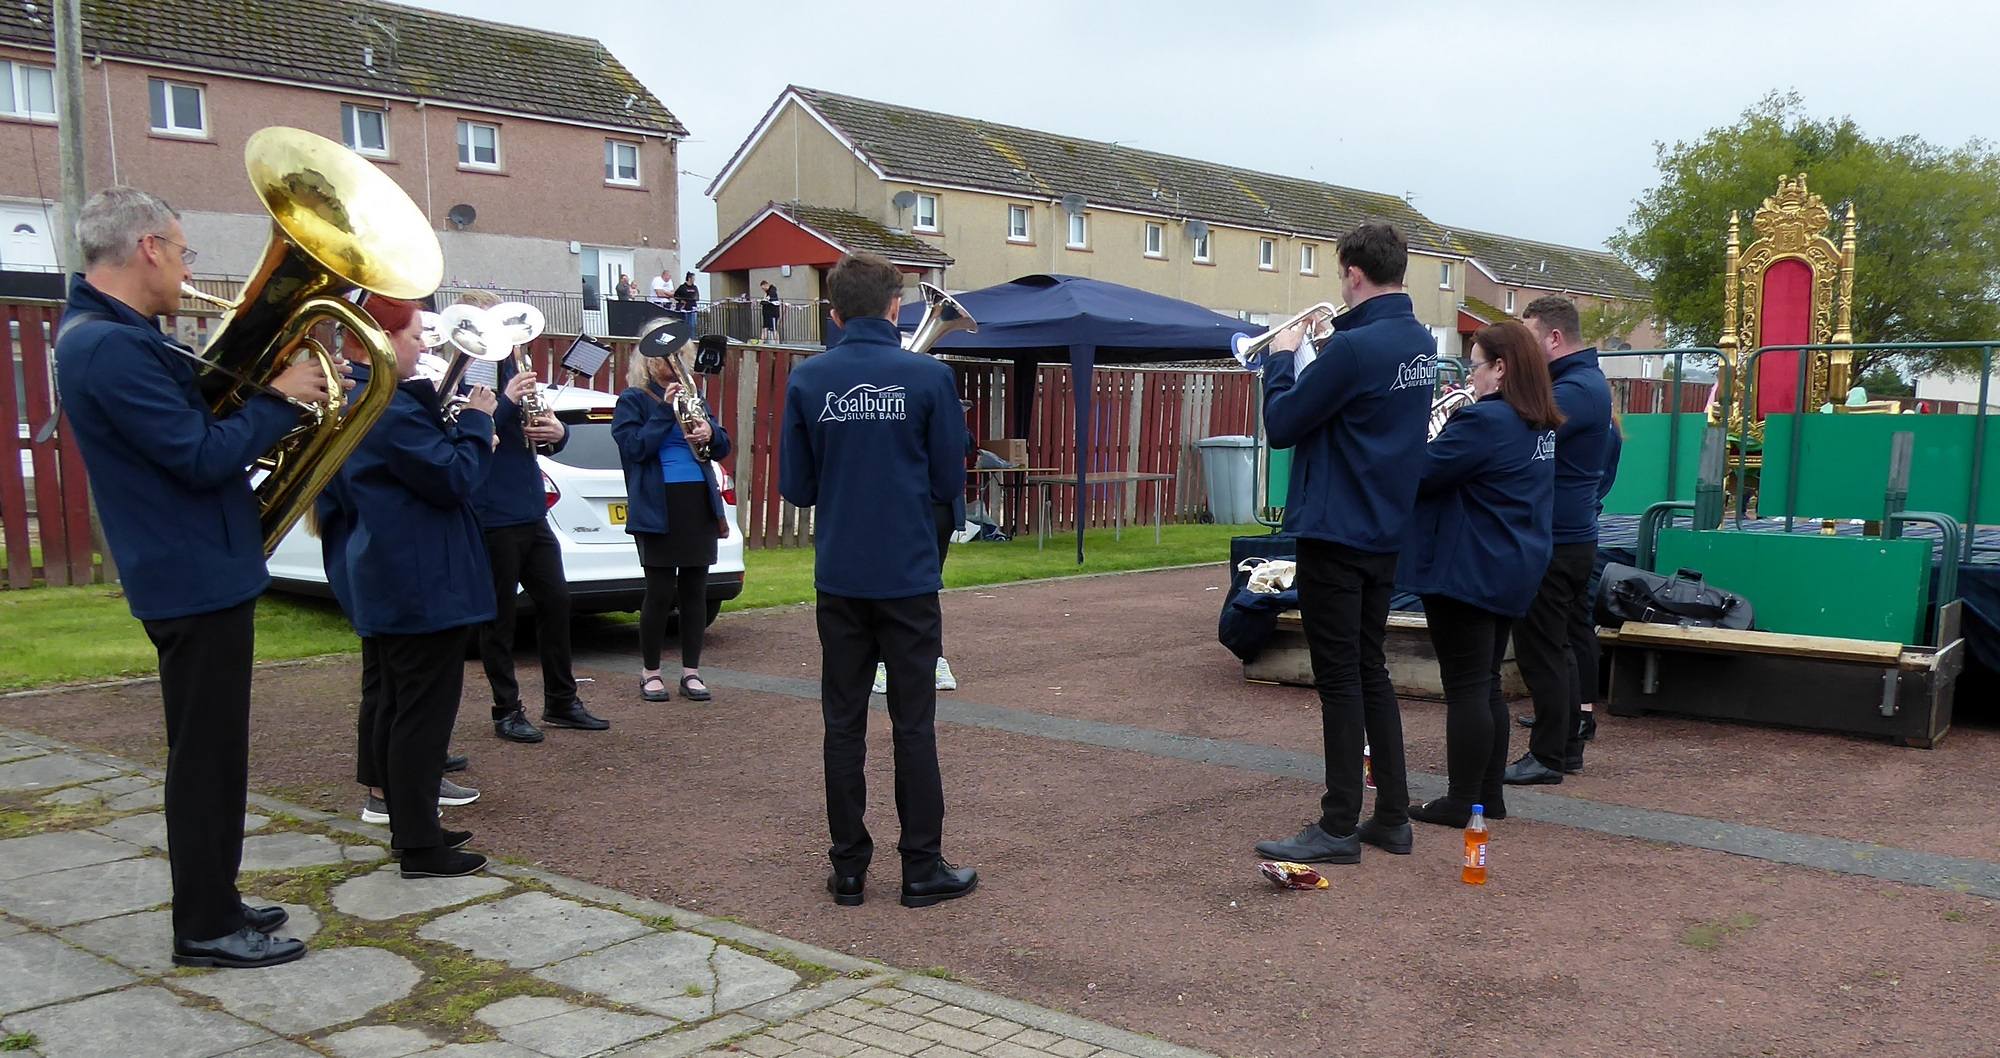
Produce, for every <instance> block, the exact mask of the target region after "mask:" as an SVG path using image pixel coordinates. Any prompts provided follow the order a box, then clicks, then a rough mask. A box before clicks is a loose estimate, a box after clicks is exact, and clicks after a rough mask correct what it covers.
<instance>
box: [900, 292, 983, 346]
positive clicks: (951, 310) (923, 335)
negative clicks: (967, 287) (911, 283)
mask: <svg viewBox="0 0 2000 1058" xmlns="http://www.w3.org/2000/svg"><path fill="white" fill-rule="evenodd" d="M917 289H918V290H919V291H921V292H922V293H923V296H924V316H923V318H922V319H921V320H918V321H917V329H916V330H914V331H912V332H910V333H909V334H906V335H904V336H903V348H905V349H908V350H909V351H910V352H913V353H928V352H930V351H931V346H933V345H936V344H937V342H938V339H940V338H943V337H944V336H945V335H947V334H952V333H955V332H957V331H965V332H967V333H971V332H973V331H977V330H978V329H979V321H978V320H975V319H973V318H972V313H970V312H967V311H965V306H963V305H961V304H959V303H958V299H957V298H954V297H952V296H951V295H950V294H947V293H945V292H944V291H943V290H941V289H939V288H937V287H934V286H932V285H930V284H929V283H918V284H917Z"/></svg>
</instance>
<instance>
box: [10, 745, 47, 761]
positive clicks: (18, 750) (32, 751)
mask: <svg viewBox="0 0 2000 1058" xmlns="http://www.w3.org/2000/svg"><path fill="white" fill-rule="evenodd" d="M47 753H48V750H45V749H43V748H42V747H40V746H29V745H24V744H22V743H19V742H8V743H6V744H4V745H0V764H5V763H7V762H9V761H16V760H26V759H28V758H29V757H40V756H43V755H45V754H47Z"/></svg>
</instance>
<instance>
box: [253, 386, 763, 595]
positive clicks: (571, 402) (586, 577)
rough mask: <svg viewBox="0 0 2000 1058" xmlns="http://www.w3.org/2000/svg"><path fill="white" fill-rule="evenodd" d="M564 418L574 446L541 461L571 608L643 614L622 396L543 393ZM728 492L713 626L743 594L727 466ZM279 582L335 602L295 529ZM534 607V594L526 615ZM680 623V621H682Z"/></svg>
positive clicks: (713, 584)
mask: <svg viewBox="0 0 2000 1058" xmlns="http://www.w3.org/2000/svg"><path fill="white" fill-rule="evenodd" d="M543 392H544V393H545V394H546V395H547V397H548V401H549V404H550V406H552V407H553V408H554V409H555V412H556V417H557V418H559V419H561V420H562V421H563V423H564V424H565V425H567V426H568V427H569V443H568V444H566V445H564V446H563V450H562V451H561V452H558V453H557V454H555V455H553V456H549V455H544V456H540V457H538V461H539V462H540V463H541V467H542V491H543V493H544V495H545V496H546V497H547V500H548V507H549V528H550V529H553V530H554V531H555V535H556V541H557V543H559V544H560V545H561V546H562V563H563V573H564V574H565V575H566V576H567V577H568V578H569V592H570V605H571V607H572V608H573V611H574V612H576V613H605V612H608V611H612V610H637V609H638V608H639V603H640V601H641V600H642V599H643V598H644V597H645V594H646V573H645V570H643V569H641V568H640V566H639V551H638V549H637V548H636V547H635V546H633V543H632V538H631V536H629V535H627V534H626V532H625V472H624V470H623V469H622V468H621V466H620V464H619V460H618V446H617V444H616V442H614V441H613V440H612V439H611V410H612V408H613V407H615V406H616V405H617V403H618V398H617V396H616V395H614V394H610V393H600V392H598V391H596V390H588V389H575V388H570V387H564V388H560V389H555V388H551V389H547V390H544V391H543ZM715 473H716V477H717V480H718V483H719V484H720V485H721V486H722V503H723V512H724V514H725V515H726V516H727V517H728V521H729V535H727V536H725V537H723V538H722V539H721V540H720V541H718V542H717V544H716V549H715V565H713V566H710V567H709V568H708V615H707V620H708V622H709V623H713V622H714V621H715V615H716V614H717V613H719V612H721V610H722V604H723V603H724V602H725V601H727V600H729V599H734V598H735V597H737V596H738V595H740V594H742V593H743V531H742V529H740V528H739V527H738V526H737V524H736V482H735V481H734V480H732V479H731V478H730V476H729V472H728V471H726V470H724V469H723V468H722V467H721V465H720V464H718V465H717V466H716V468H715ZM270 567H271V580H272V582H273V586H274V587H276V588H277V589H278V590H280V591H291V592H298V593H301V594H307V595H318V596H322V597H325V596H329V595H330V594H331V592H330V591H329V590H328V588H327V586H326V565H325V563H324V561H323V560H322V559H321V557H320V546H319V541H318V540H316V539H314V538H313V537H311V536H308V535H307V534H306V531H305V526H304V525H303V524H300V525H298V526H294V527H293V528H292V531H291V532H289V533H287V534H285V538H284V539H283V540H281V541H279V542H278V550H277V551H275V552H273V553H272V555H271V562H270ZM532 605H533V604H532V603H531V602H530V600H529V599H528V596H527V594H526V593H522V595H521V597H520V611H521V612H522V613H526V612H528V610H529V609H530V607H531V606H532ZM676 616H678V615H676Z"/></svg>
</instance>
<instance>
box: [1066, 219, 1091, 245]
mask: <svg viewBox="0 0 2000 1058" xmlns="http://www.w3.org/2000/svg"><path fill="white" fill-rule="evenodd" d="M1089 220H1090V218H1088V217H1085V216H1084V215H1083V214H1081V213H1072V214H1070V215H1069V248H1070V249H1072V250H1082V249H1087V248H1088V247H1089V246H1090V224H1089Z"/></svg>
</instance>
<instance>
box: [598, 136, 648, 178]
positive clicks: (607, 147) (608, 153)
mask: <svg viewBox="0 0 2000 1058" xmlns="http://www.w3.org/2000/svg"><path fill="white" fill-rule="evenodd" d="M604 182H605V183H607V184H622V185H624V186H626V187H638V186H639V145H638V144H636V143H626V142H625V141H624V140H605V141H604Z"/></svg>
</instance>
